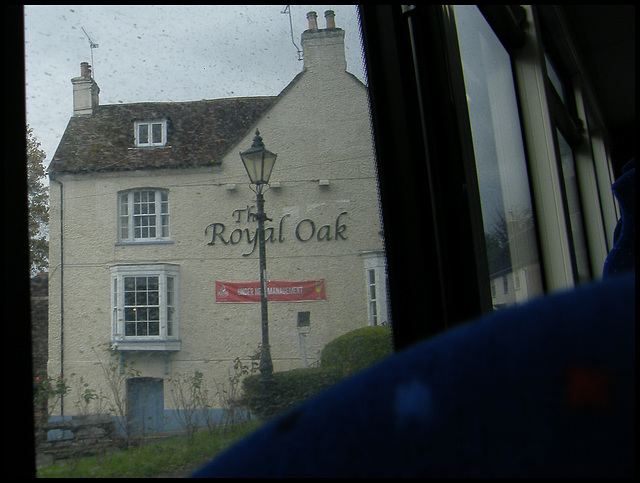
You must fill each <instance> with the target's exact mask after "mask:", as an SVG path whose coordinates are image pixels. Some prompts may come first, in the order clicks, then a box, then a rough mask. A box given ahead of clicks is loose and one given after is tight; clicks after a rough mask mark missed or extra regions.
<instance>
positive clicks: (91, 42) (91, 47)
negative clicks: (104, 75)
mask: <svg viewBox="0 0 640 483" xmlns="http://www.w3.org/2000/svg"><path fill="white" fill-rule="evenodd" d="M80 28H81V29H82V31H83V32H84V34H85V35H86V36H87V39H88V40H89V49H91V69H92V71H93V78H94V79H95V78H96V67H95V65H94V63H93V49H97V48H98V44H96V43H94V42H93V40H91V37H89V34H88V33H87V31H86V30H85V29H84V27H80Z"/></svg>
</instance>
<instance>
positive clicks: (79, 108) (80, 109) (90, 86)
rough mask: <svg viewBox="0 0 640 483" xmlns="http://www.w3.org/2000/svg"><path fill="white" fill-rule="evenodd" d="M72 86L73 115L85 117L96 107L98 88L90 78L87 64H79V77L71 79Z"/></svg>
mask: <svg viewBox="0 0 640 483" xmlns="http://www.w3.org/2000/svg"><path fill="white" fill-rule="evenodd" d="M71 83H72V84H73V115H74V116H87V115H89V116H90V115H91V114H93V113H94V112H95V109H96V108H97V107H98V104H99V99H98V94H99V93H100V88H99V87H98V84H96V81H95V80H93V78H92V77H91V66H90V65H89V64H88V63H87V62H82V63H81V64H80V77H74V78H73V79H71Z"/></svg>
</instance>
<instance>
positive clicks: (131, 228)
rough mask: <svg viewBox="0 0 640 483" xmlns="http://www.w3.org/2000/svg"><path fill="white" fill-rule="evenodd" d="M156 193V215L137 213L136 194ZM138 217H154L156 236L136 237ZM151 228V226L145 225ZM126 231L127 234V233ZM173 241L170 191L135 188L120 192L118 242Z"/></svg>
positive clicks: (141, 228)
mask: <svg viewBox="0 0 640 483" xmlns="http://www.w3.org/2000/svg"><path fill="white" fill-rule="evenodd" d="M142 192H153V193H154V202H153V203H154V213H136V209H135V204H136V202H135V194H136V193H142ZM136 217H152V218H153V219H154V224H153V228H154V230H155V236H149V235H148V234H147V236H142V233H143V231H142V230H143V229H144V227H140V230H141V233H140V236H136V234H137V233H136V226H135V219H136ZM145 227H147V228H150V227H151V225H145ZM125 230H126V233H125ZM170 240H171V230H170V206H169V190H167V189H162V188H135V189H130V190H124V191H119V192H118V241H119V242H122V243H148V242H168V241H170Z"/></svg>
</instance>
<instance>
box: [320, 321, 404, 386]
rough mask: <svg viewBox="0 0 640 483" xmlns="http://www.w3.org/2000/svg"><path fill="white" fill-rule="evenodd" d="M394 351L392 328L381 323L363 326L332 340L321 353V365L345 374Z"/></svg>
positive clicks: (362, 367) (358, 369)
mask: <svg viewBox="0 0 640 483" xmlns="http://www.w3.org/2000/svg"><path fill="white" fill-rule="evenodd" d="M392 351H393V343H392V340H391V329H390V327H389V326H386V325H380V326H372V327H363V328H362V329H356V330H354V331H351V332H347V333H346V334H344V335H342V336H340V337H338V338H337V339H334V340H332V341H331V342H329V343H328V344H327V345H326V346H324V349H323V350H322V353H321V354H320V367H321V368H322V369H333V370H337V371H340V372H341V373H342V374H344V375H345V376H347V375H350V374H353V373H355V372H358V371H360V370H362V369H364V368H365V367H367V366H369V365H371V364H373V363H374V362H377V361H379V360H380V359H383V358H385V357H387V356H389V355H390V354H391V353H392Z"/></svg>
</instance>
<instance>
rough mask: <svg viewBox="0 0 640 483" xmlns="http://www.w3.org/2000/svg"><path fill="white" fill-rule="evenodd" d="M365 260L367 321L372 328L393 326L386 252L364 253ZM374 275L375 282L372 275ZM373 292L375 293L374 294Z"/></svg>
mask: <svg viewBox="0 0 640 483" xmlns="http://www.w3.org/2000/svg"><path fill="white" fill-rule="evenodd" d="M362 257H363V259H364V284H365V292H366V303H367V318H368V319H367V320H368V323H369V325H370V326H377V325H389V324H391V312H390V311H389V301H388V296H387V293H388V292H387V263H386V257H385V252H382V251H375V252H365V253H362ZM372 274H373V281H372V280H371V275H372ZM372 290H373V292H372Z"/></svg>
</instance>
